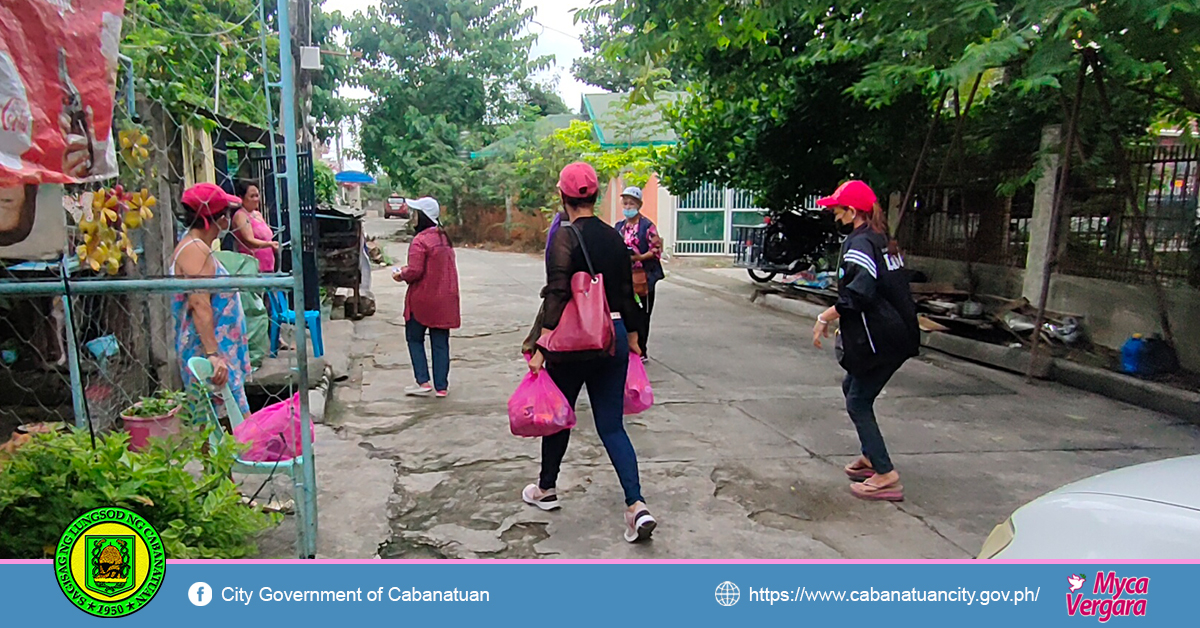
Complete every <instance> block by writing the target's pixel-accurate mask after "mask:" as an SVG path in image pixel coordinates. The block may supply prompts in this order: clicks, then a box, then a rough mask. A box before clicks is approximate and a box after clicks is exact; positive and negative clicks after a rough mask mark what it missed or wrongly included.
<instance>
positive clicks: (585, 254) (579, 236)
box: [562, 222, 596, 277]
mask: <svg viewBox="0 0 1200 628" xmlns="http://www.w3.org/2000/svg"><path fill="white" fill-rule="evenodd" d="M562 226H564V227H566V228H567V229H568V230H570V231H571V233H574V234H575V239H576V240H579V248H581V249H583V260H584V261H585V262H587V267H588V274H589V275H591V276H593V277H595V276H596V268H595V267H594V266H592V256H591V255H588V249H587V244H584V242H583V233H581V232H580V231H579V230H578V229H576V228H575V225H573V224H571V223H569V222H565V223H563V225H562Z"/></svg>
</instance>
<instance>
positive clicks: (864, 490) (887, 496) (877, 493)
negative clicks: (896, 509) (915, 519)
mask: <svg viewBox="0 0 1200 628" xmlns="http://www.w3.org/2000/svg"><path fill="white" fill-rule="evenodd" d="M850 492H851V493H853V494H854V496H855V497H857V498H859V499H865V500H867V501H878V502H902V501H904V486H903V485H901V484H900V483H899V482H896V483H893V484H888V485H887V486H875V485H874V484H868V483H867V482H859V483H857V484H851V485H850Z"/></svg>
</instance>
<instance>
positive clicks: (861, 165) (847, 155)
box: [581, 0, 928, 208]
mask: <svg viewBox="0 0 1200 628" xmlns="http://www.w3.org/2000/svg"><path fill="white" fill-rule="evenodd" d="M801 4H802V3H801V2H798V1H797V0H793V1H791V2H788V1H783V2H775V3H769V4H766V3H761V4H760V3H724V2H719V1H718V0H699V1H684V0H663V1H661V2H656V3H652V4H651V3H637V2H632V1H625V0H618V1H615V2H610V3H607V4H602V5H597V6H594V7H593V8H591V9H589V10H588V11H586V12H582V13H581V15H582V16H583V17H584V19H590V20H595V19H598V18H597V17H596V14H597V13H606V14H607V15H608V16H609V17H610V18H611V19H613V20H614V21H615V23H616V24H617V28H622V27H625V28H632V27H634V26H635V25H637V26H638V29H637V31H636V35H635V36H631V37H629V38H626V39H624V40H621V41H619V42H617V43H614V44H613V45H612V47H609V48H606V50H605V54H606V55H618V56H625V57H629V58H647V59H649V62H648V63H647V64H646V67H659V68H661V69H663V70H665V71H667V72H669V73H670V74H671V75H672V76H684V77H693V80H691V81H689V82H686V83H685V85H686V87H687V97H686V98H684V99H683V100H682V101H680V102H679V103H678V104H676V105H674V106H671V107H668V112H669V116H668V117H669V118H670V120H671V122H672V125H673V126H674V128H675V130H676V132H677V134H678V135H679V144H678V146H677V147H676V149H675V150H674V151H668V152H666V153H665V155H664V157H663V159H662V174H663V179H664V183H666V184H667V185H668V187H670V188H671V189H672V191H673V192H675V193H677V194H679V193H685V192H688V191H690V190H692V189H695V188H697V187H699V186H700V185H701V184H702V183H705V182H713V183H716V184H719V185H727V186H730V187H738V188H744V189H749V190H752V191H754V192H756V193H757V194H758V195H759V197H760V202H762V203H765V204H766V205H767V206H770V207H780V208H782V207H789V206H795V205H797V204H799V203H800V202H801V201H802V200H803V199H804V197H805V196H806V195H808V194H813V193H816V192H818V191H824V190H828V189H830V188H831V187H832V186H835V185H836V184H837V183H838V181H840V180H841V179H843V178H844V177H845V176H846V175H847V174H848V173H855V174H858V175H859V176H864V177H869V178H871V179H872V180H873V181H875V182H878V183H877V185H881V186H882V185H889V184H890V183H891V182H892V181H893V180H900V179H902V178H903V173H904V172H905V168H904V167H903V166H902V165H901V164H902V163H903V161H904V159H903V157H904V156H906V155H907V154H909V153H913V154H915V152H916V151H917V150H918V149H919V143H920V138H919V137H918V138H917V139H916V140H915V141H914V140H913V139H912V137H911V136H912V135H913V134H912V133H911V129H913V128H915V127H920V126H921V120H923V119H924V118H925V117H927V115H928V114H927V113H925V110H926V107H927V101H926V100H925V99H924V98H923V97H922V96H921V95H920V94H919V93H913V94H907V95H905V96H904V97H903V98H902V99H898V100H902V101H903V103H902V105H903V106H897V107H894V108H888V109H880V108H871V107H869V106H867V105H866V104H864V103H861V102H858V101H856V100H855V99H854V98H853V97H852V96H851V95H850V94H847V93H846V90H847V89H848V88H849V87H851V86H852V85H853V84H854V83H855V81H856V80H857V79H858V78H859V76H860V73H861V67H860V66H858V65H856V64H854V63H829V64H816V63H813V62H812V61H811V60H808V59H806V58H804V57H803V56H802V55H800V54H798V51H800V50H803V48H804V47H805V46H806V45H807V44H808V43H809V42H810V41H812V40H813V39H814V38H815V37H816V35H815V34H814V31H815V29H814V26H815V23H814V20H813V19H812V18H811V17H810V16H809V15H807V14H806V12H805V11H803V10H800V9H801V7H800V5H801ZM641 87H643V90H644V91H645V94H644V97H645V98H648V99H652V98H654V91H655V89H654V87H655V85H654V84H653V83H652V82H643V84H642V85H641ZM914 145H915V147H914Z"/></svg>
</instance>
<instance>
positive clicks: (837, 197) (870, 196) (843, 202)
mask: <svg viewBox="0 0 1200 628" xmlns="http://www.w3.org/2000/svg"><path fill="white" fill-rule="evenodd" d="M878 200H879V199H878V198H877V197H876V196H875V192H874V190H872V189H871V187H870V186H869V185H867V184H866V183H863V182H862V181H858V180H856V179H851V180H849V181H847V182H845V183H843V184H841V185H840V186H838V189H837V191H835V192H834V193H833V194H831V195H829V196H826V197H825V198H822V199H820V200H818V201H817V206H818V207H849V208H850V209H853V210H856V211H860V212H870V211H874V210H875V203H876V202H878Z"/></svg>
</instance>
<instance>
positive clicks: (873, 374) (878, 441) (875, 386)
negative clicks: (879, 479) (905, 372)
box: [842, 364, 900, 474]
mask: <svg viewBox="0 0 1200 628" xmlns="http://www.w3.org/2000/svg"><path fill="white" fill-rule="evenodd" d="M899 369H900V364H894V365H886V366H881V367H878V368H875V369H872V370H870V371H866V372H865V373H855V374H850V373H846V379H844V380H842V393H844V394H845V395H846V412H848V413H849V414H850V420H851V421H853V422H854V429H855V430H857V431H858V442H859V443H860V444H861V445H862V454H863V456H865V457H866V458H867V460H870V461H871V468H872V469H875V472H876V473H879V474H883V473H890V472H891V471H892V470H893V469H895V467H894V466H892V459H891V458H890V457H889V456H888V450H887V445H886V444H884V442H883V434H882V433H880V431H879V422H878V421H876V420H875V399H876V398H877V397H879V393H881V392H883V387H884V386H887V383H888V380H890V379H892V375H895V374H896V371H897V370H899Z"/></svg>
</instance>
